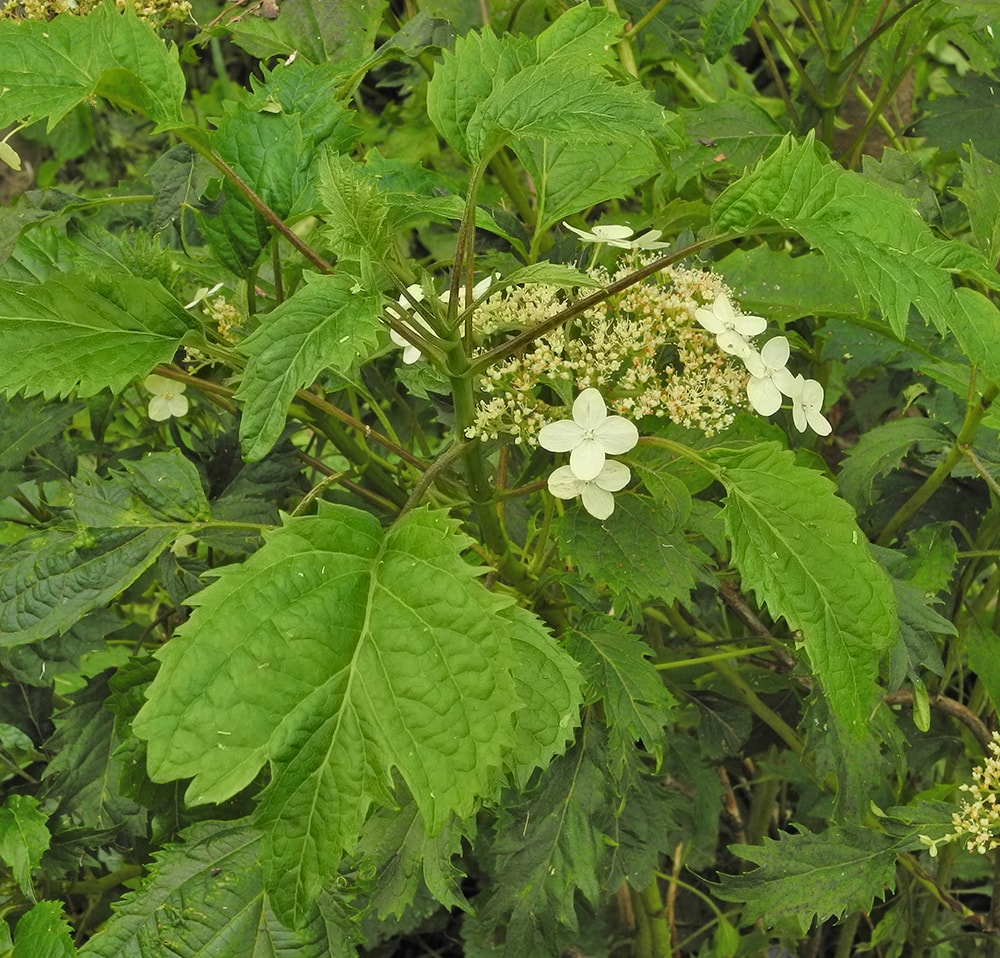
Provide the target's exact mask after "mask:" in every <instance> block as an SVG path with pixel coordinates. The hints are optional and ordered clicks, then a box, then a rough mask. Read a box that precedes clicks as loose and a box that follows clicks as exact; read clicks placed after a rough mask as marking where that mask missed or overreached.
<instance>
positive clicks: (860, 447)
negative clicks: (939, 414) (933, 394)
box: [839, 417, 954, 509]
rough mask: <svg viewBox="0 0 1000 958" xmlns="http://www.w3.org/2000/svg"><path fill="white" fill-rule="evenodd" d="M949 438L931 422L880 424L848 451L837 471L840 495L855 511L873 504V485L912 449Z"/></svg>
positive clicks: (912, 419)
mask: <svg viewBox="0 0 1000 958" xmlns="http://www.w3.org/2000/svg"><path fill="white" fill-rule="evenodd" d="M953 438H954V437H953V436H952V435H951V433H950V432H949V430H948V428H947V427H946V426H945V425H944V424H943V423H940V422H937V421H936V420H933V419H922V418H920V417H906V418H905V419H894V420H892V421H891V422H886V423H882V424H881V425H879V426H876V427H875V428H874V429H870V430H869V431H868V432H866V433H863V434H862V435H861V436H860V437H859V438H858V441H857V443H856V444H855V445H854V446H853V447H852V448H851V449H849V450H848V452H847V458H846V459H845V460H844V465H843V467H842V468H841V470H840V476H839V481H840V493H841V495H842V496H843V497H844V498H845V499H846V500H847V501H848V502H850V503H851V504H852V505H854V506H855V507H856V508H857V509H864V508H865V507H866V506H870V505H872V503H874V502H875V500H876V497H877V491H876V486H875V481H876V480H877V479H879V478H880V477H882V476H885V475H887V474H888V473H890V472H891V471H892V470H893V469H895V468H896V467H897V466H898V465H899V463H900V460H901V459H902V458H903V456H905V455H906V453H907V451H908V450H909V448H910V447H911V446H912V445H914V444H915V443H918V442H929V443H935V444H936V445H943V444H946V443H949V442H950V441H951V440H952V439H953Z"/></svg>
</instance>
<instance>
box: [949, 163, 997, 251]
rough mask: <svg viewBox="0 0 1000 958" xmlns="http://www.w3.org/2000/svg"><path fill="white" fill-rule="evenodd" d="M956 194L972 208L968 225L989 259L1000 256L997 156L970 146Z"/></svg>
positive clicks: (969, 209) (967, 207)
mask: <svg viewBox="0 0 1000 958" xmlns="http://www.w3.org/2000/svg"><path fill="white" fill-rule="evenodd" d="M954 192H955V195H956V196H957V197H958V198H959V199H960V200H961V201H962V203H963V204H964V205H965V208H966V209H967V210H968V211H969V225H970V226H971V227H972V235H973V236H975V238H976V244H977V245H978V246H979V248H980V249H981V250H982V251H983V255H984V256H985V257H986V260H987V262H989V263H996V262H997V260H1000V170H998V169H997V161H996V160H988V159H986V157H984V156H982V155H980V154H979V153H978V152H977V151H976V149H975V147H974V146H971V145H970V146H969V159H968V160H962V185H961V186H959V187H956V189H955V191H954Z"/></svg>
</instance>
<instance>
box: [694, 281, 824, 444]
mask: <svg viewBox="0 0 1000 958" xmlns="http://www.w3.org/2000/svg"><path fill="white" fill-rule="evenodd" d="M695 318H696V319H697V320H698V322H699V323H700V324H701V325H702V326H703V327H704V328H705V329H707V330H708V331H709V332H710V333H714V334H715V341H716V343H717V344H718V346H719V349H721V350H722V351H723V352H726V353H730V354H731V355H733V356H736V357H738V358H739V359H741V360H742V361H743V364H744V365H745V366H746V368H747V372H748V373H750V379H749V381H748V382H747V399H748V400H749V401H750V405H751V406H753V408H754V409H756V410H757V412H759V413H760V414H761V415H762V416H772V415H774V413H776V412H777V411H778V410H779V409H780V408H781V397H782V396H787V397H788V398H789V399H791V401H792V422H794V423H795V428H796V429H798V431H799V432H805V431H806V428H807V427H808V428H810V429H812V430H813V431H814V432H815V433H817V434H818V435H820V436H827V435H829V434H830V430H831V428H832V427H831V426H830V423H829V422H827V420H826V418H825V417H824V416H823V412H822V410H823V387H822V386H821V385H820V384H819V383H818V382H817V381H816V380H815V379H805V378H804V377H803V376H802V375H801V374H799V375H796V376H793V375H792V374H791V372H789V370H788V369H787V365H786V364H787V363H788V357H789V352H790V351H789V347H788V340H787V339H786V338H785V337H784V336H775V337H774V338H773V339H769V340H768V341H767V342H766V343H765V344H764V346H763V347H762V348H761V349H760V351H758V350H757V349H756V348H755V347H754V345H753V343H752V341H751V340H752V338H753V337H754V336H758V335H760V334H761V333H762V332H764V330H765V329H766V328H767V320H766V319H764V318H763V317H761V316H744V315H741V314H739V313H737V312H736V311H735V310H734V309H733V304H732V302H730V299H729V296H728V295H727V294H726V293H725V292H720V293H719V294H718V295H717V296H716V297H715V301H714V302H713V303H712V305H711V306H710V307H702V308H701V309H697V310H695Z"/></svg>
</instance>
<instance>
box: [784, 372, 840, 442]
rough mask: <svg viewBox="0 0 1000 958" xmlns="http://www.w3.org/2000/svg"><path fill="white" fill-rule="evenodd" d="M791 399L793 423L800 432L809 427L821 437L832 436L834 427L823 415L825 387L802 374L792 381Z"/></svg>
mask: <svg viewBox="0 0 1000 958" xmlns="http://www.w3.org/2000/svg"><path fill="white" fill-rule="evenodd" d="M789 398H790V399H791V400H792V422H794V423H795V428H796V429H798V431H799V432H805V431H806V426H809V428H810V429H812V431H813V432H815V433H816V434H817V435H820V436H828V435H830V432H831V430H832V429H833V426H831V425H830V423H828V422H827V421H826V417H825V416H824V415H823V413H822V409H823V387H822V386H821V385H820V384H819V383H818V382H816V380H815V379H804V378H803V377H802V374H801V373H800V374H799V375H797V376H796V377H795V378H794V379H793V380H792V386H791V392H790V393H789Z"/></svg>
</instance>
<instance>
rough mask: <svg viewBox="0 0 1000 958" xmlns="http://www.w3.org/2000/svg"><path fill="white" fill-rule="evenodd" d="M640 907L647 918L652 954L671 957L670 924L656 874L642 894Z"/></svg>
mask: <svg viewBox="0 0 1000 958" xmlns="http://www.w3.org/2000/svg"><path fill="white" fill-rule="evenodd" d="M640 907H641V910H642V912H643V913H644V914H645V916H646V919H647V927H648V928H649V938H650V955H651V956H653V958H670V955H671V954H673V949H672V948H671V945H670V926H669V925H668V924H667V919H666V916H665V915H664V913H663V897H662V896H661V895H660V885H659V883H658V882H657V880H656V877H655V876H654V877H653V879H652V881H650V883H649V884H648V885H647V886H646V887H645V888H644V889H643V891H642V892H641V894H640Z"/></svg>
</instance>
